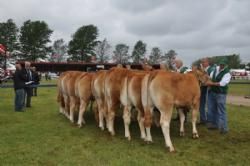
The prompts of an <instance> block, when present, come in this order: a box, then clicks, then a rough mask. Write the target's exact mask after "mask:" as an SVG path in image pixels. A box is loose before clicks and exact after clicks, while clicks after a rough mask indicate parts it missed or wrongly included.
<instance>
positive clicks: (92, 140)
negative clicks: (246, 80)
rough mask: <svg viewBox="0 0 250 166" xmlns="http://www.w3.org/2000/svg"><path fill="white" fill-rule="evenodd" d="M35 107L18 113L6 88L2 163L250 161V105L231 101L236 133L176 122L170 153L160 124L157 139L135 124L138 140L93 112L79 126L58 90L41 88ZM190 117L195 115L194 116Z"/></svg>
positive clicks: (0, 118)
mask: <svg viewBox="0 0 250 166" xmlns="http://www.w3.org/2000/svg"><path fill="white" fill-rule="evenodd" d="M38 93H39V94H38V95H39V96H38V97H33V98H32V108H30V109H26V112H23V113H19V112H14V111H13V107H14V106H13V95H14V92H13V90H12V89H0V165H24V166H27V165H32V166H33V165H46V166H50V165H51V166H52V165H87V166H91V165H94V166H96V165H143V166H146V165H157V166H158V165H249V164H250V155H249V154H250V132H249V131H250V125H249V122H250V120H249V119H250V108H249V107H238V106H233V105H228V118H229V128H230V132H229V133H228V134H227V135H220V134H219V133H218V131H208V130H207V129H206V128H205V127H203V126H202V127H200V126H199V127H198V131H199V134H200V138H199V139H198V140H193V139H192V138H191V125H190V124H189V123H188V124H187V125H186V136H185V137H184V138H181V137H179V136H178V131H179V129H178V126H179V125H178V124H177V122H172V123H171V138H172V142H173V144H174V146H175V148H176V150H177V152H176V153H173V154H171V153H169V152H168V151H167V149H166V148H165V146H164V139H163V135H162V133H161V130H160V128H155V127H153V129H152V136H153V140H154V143H153V144H145V143H144V142H143V141H142V140H141V139H140V138H139V137H140V134H139V129H138V125H137V123H135V122H133V123H132V125H131V131H132V133H131V134H132V140H131V141H130V142H129V141H127V140H126V139H125V138H124V129H123V122H122V119H120V118H118V119H117V120H116V122H115V128H116V132H117V133H116V136H115V137H112V136H110V135H109V134H108V132H107V131H101V130H100V129H99V128H97V126H96V123H95V121H94V116H93V113H92V112H90V111H88V112H87V113H86V114H85V120H86V123H87V124H86V126H84V127H83V128H81V129H79V128H78V127H76V126H75V125H72V124H71V123H70V122H69V121H68V120H67V119H66V118H65V117H64V116H62V115H60V114H59V113H58V106H57V103H56V88H40V89H38ZM189 120H190V118H189Z"/></svg>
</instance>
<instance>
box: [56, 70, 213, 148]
mask: <svg viewBox="0 0 250 166" xmlns="http://www.w3.org/2000/svg"><path fill="white" fill-rule="evenodd" d="M148 69H149V68H147V67H146V68H145V70H132V69H127V68H123V67H114V68H111V69H110V70H100V71H97V72H94V73H93V72H80V71H66V72H64V73H62V74H61V75H60V77H59V79H58V83H57V86H58V102H59V104H60V112H61V113H62V114H64V115H65V116H66V117H67V118H69V120H70V121H71V122H72V123H74V117H75V115H77V118H78V121H77V124H78V125H79V127H81V126H82V125H83V124H85V121H84V112H85V111H86V109H87V107H88V104H89V103H90V102H92V101H93V100H95V102H96V104H97V109H94V112H95V117H96V120H97V122H98V123H99V127H100V128H101V129H102V130H104V129H105V127H106V128H107V129H108V131H109V132H110V133H111V135H115V131H114V118H115V116H116V113H117V110H119V108H121V106H122V108H123V120H124V127H125V137H126V138H127V139H128V140H130V139H131V136H130V131H129V125H130V122H131V109H132V108H135V110H137V120H138V124H139V128H140V132H141V138H142V139H143V140H145V141H149V142H151V141H152V136H151V133H150V127H151V125H152V122H153V119H154V112H155V111H154V108H155V109H158V110H159V112H160V117H159V118H158V119H160V121H159V124H160V125H161V128H162V132H163V135H164V138H165V143H166V146H167V147H168V148H169V150H170V152H173V151H175V149H174V147H173V145H172V142H171V139H170V121H171V116H172V112H173V110H174V108H176V109H177V110H178V112H179V115H180V122H181V125H180V135H181V136H184V120H185V116H184V113H183V111H182V110H183V108H188V109H190V110H192V129H193V130H192V132H193V138H198V137H199V136H198V132H197V129H196V121H197V115H198V110H199V103H200V87H199V86H200V83H205V82H206V81H208V80H209V77H208V76H207V75H206V74H205V72H202V71H201V70H195V71H191V72H189V73H187V74H180V73H177V72H171V71H166V70H148Z"/></svg>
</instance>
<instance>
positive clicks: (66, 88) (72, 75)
mask: <svg viewBox="0 0 250 166" xmlns="http://www.w3.org/2000/svg"><path fill="white" fill-rule="evenodd" d="M81 74H85V73H84V72H80V71H70V72H67V74H66V75H65V76H64V77H63V78H62V80H61V81H62V93H63V98H64V103H66V105H69V106H66V108H67V109H66V110H69V113H67V114H68V115H67V117H68V118H69V120H70V121H71V122H72V123H74V115H76V114H77V112H75V110H78V109H79V98H78V97H77V96H76V93H75V82H76V79H77V77H78V76H80V75H81ZM68 107H69V109H68Z"/></svg>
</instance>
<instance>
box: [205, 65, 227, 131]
mask: <svg viewBox="0 0 250 166" xmlns="http://www.w3.org/2000/svg"><path fill="white" fill-rule="evenodd" d="M210 77H211V78H212V81H211V82H208V83H207V86H210V89H209V93H210V94H209V96H208V116H207V121H208V124H207V128H208V129H219V130H220V133H221V134H225V133H227V132H228V126H227V112H226V96H227V91H228V84H229V82H230V79H231V75H230V73H229V69H228V67H227V65H226V62H225V60H221V61H220V63H219V66H218V67H216V69H215V70H214V71H213V72H211V74H210Z"/></svg>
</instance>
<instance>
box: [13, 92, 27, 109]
mask: <svg viewBox="0 0 250 166" xmlns="http://www.w3.org/2000/svg"><path fill="white" fill-rule="evenodd" d="M24 95H25V92H24V89H17V90H15V111H22V109H23V107H24V105H23V103H24Z"/></svg>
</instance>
